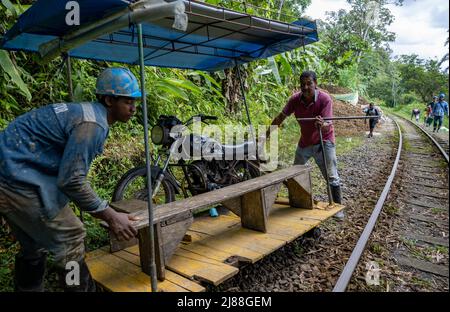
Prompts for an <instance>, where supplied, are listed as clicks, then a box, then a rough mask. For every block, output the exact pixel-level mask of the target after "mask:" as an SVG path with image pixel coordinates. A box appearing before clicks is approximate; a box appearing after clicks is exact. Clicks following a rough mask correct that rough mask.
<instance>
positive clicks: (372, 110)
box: [364, 103, 380, 138]
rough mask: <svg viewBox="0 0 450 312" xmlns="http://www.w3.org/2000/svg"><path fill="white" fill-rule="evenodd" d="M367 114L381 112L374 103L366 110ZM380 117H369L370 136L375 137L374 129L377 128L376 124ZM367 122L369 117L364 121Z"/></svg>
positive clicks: (375, 114) (378, 114) (374, 114)
mask: <svg viewBox="0 0 450 312" xmlns="http://www.w3.org/2000/svg"><path fill="white" fill-rule="evenodd" d="M366 116H380V112H379V111H378V109H377V108H376V107H375V106H374V104H373V103H370V104H369V108H368V109H367V111H366ZM378 119H379V118H372V119H369V136H368V138H371V137H373V129H375V126H376V125H377V123H378ZM364 122H365V123H366V124H367V119H366V120H365V121H364Z"/></svg>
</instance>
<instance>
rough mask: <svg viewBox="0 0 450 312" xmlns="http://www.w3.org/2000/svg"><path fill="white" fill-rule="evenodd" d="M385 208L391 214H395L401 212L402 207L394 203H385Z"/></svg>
mask: <svg viewBox="0 0 450 312" xmlns="http://www.w3.org/2000/svg"><path fill="white" fill-rule="evenodd" d="M383 210H384V211H385V212H386V213H387V214H388V215H389V216H395V215H397V214H398V213H399V211H400V209H399V208H398V207H396V206H393V205H389V204H388V205H385V206H384V208H383Z"/></svg>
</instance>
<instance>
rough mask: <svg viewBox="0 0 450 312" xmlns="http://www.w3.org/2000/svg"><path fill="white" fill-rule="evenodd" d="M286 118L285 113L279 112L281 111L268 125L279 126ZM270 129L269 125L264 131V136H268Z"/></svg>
mask: <svg viewBox="0 0 450 312" xmlns="http://www.w3.org/2000/svg"><path fill="white" fill-rule="evenodd" d="M286 118H287V115H286V114H284V113H283V112H281V113H279V114H278V115H277V117H275V119H274V120H273V121H272V123H271V124H270V126H277V127H279V126H280V125H281V124H282V123H283V121H284V120H285V119H286ZM270 130H271V127H269V129H267V132H266V138H267V139H268V138H269V137H270Z"/></svg>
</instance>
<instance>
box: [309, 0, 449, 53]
mask: <svg viewBox="0 0 450 312" xmlns="http://www.w3.org/2000/svg"><path fill="white" fill-rule="evenodd" d="M448 7H449V2H448V0H406V1H405V2H404V4H403V6H401V7H396V6H394V5H389V8H390V10H391V12H392V14H393V15H394V16H395V21H394V23H392V24H391V26H390V27H389V30H390V31H392V32H395V33H396V35H397V36H396V41H395V42H393V43H390V46H391V49H392V50H393V51H394V52H393V55H401V54H413V53H415V54H418V55H419V57H421V58H432V59H436V58H438V59H439V60H440V59H441V58H442V57H443V56H444V55H445V53H447V52H448V49H449V47H448V46H446V47H445V46H444V43H445V40H446V39H447V37H448V33H447V30H448V27H449V26H448V24H449V22H448V20H449V11H448ZM339 9H346V10H349V9H350V6H349V5H348V3H347V1H345V0H312V4H311V5H310V7H309V8H308V9H307V10H306V12H305V14H306V15H308V16H310V17H312V18H313V19H324V18H325V12H326V11H337V10H339Z"/></svg>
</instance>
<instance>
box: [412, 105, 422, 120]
mask: <svg viewBox="0 0 450 312" xmlns="http://www.w3.org/2000/svg"><path fill="white" fill-rule="evenodd" d="M413 116H414V117H415V118H416V122H419V119H420V109H418V108H414V109H413V110H412V112H411V119H412V118H413Z"/></svg>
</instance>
